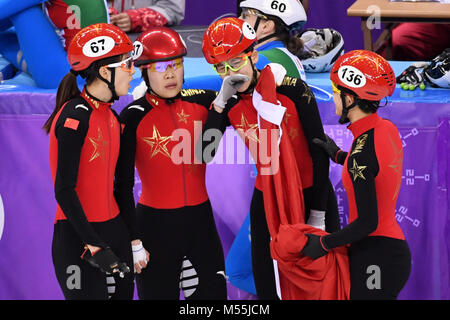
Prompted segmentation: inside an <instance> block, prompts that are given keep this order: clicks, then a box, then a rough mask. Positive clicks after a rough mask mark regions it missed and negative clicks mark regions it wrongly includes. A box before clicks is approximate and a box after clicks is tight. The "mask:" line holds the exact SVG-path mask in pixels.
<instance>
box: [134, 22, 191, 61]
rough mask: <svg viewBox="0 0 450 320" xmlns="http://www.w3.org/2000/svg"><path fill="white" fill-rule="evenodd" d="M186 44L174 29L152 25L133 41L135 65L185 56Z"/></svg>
mask: <svg viewBox="0 0 450 320" xmlns="http://www.w3.org/2000/svg"><path fill="white" fill-rule="evenodd" d="M186 53H187V49H186V44H185V43H184V41H183V39H182V38H181V36H180V35H179V34H178V33H177V32H176V31H174V30H172V29H170V28H166V27H153V28H151V29H150V30H148V31H147V32H144V33H142V34H141V35H140V36H139V38H137V40H136V41H135V42H134V59H135V64H136V66H140V65H143V64H148V63H151V62H154V61H163V60H171V59H174V58H178V57H182V56H185V55H186Z"/></svg>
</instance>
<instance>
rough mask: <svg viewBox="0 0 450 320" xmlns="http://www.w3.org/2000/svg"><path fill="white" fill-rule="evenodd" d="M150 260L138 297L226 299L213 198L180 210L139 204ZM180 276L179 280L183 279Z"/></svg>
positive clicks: (140, 280)
mask: <svg viewBox="0 0 450 320" xmlns="http://www.w3.org/2000/svg"><path fill="white" fill-rule="evenodd" d="M136 212H137V219H138V225H139V227H140V228H141V230H140V231H141V234H142V242H143V244H144V247H145V248H146V249H147V250H148V252H149V253H150V261H149V264H148V265H147V267H146V268H145V269H143V271H142V273H141V274H140V275H136V284H137V288H138V294H139V298H140V299H146V300H147V299H149V300H150V299H156V300H178V299H179V297H180V286H181V288H182V289H183V293H184V296H185V298H186V299H188V300H191V299H192V300H194V299H202V300H206V299H214V300H225V299H226V298H227V290H226V280H225V260H224V255H223V249H222V244H221V242H220V238H219V235H218V233H217V228H216V224H215V221H214V216H213V212H212V208H211V204H210V202H209V201H206V202H204V203H202V204H200V205H197V206H189V207H183V208H178V209H154V208H150V207H147V206H144V205H142V204H138V205H137V208H136ZM180 279H181V280H180Z"/></svg>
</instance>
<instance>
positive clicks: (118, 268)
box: [81, 247, 130, 278]
mask: <svg viewBox="0 0 450 320" xmlns="http://www.w3.org/2000/svg"><path fill="white" fill-rule="evenodd" d="M81 259H83V260H85V261H87V262H89V263H90V264H91V266H93V267H95V268H99V269H100V270H101V271H102V272H105V273H116V272H119V273H120V277H122V278H123V277H124V274H125V273H128V272H130V268H128V266H127V264H126V263H124V262H119V258H118V257H117V256H116V255H115V254H114V252H113V251H112V250H111V248H109V247H106V248H105V249H100V250H99V251H97V252H96V253H94V255H92V254H91V251H89V249H87V248H86V249H85V251H84V252H83V254H82V255H81Z"/></svg>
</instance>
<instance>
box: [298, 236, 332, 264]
mask: <svg viewBox="0 0 450 320" xmlns="http://www.w3.org/2000/svg"><path fill="white" fill-rule="evenodd" d="M306 236H307V237H308V242H307V243H306V245H305V246H304V247H303V250H302V251H300V253H302V254H304V255H305V256H307V257H310V258H311V259H313V260H316V259H318V258H320V257H323V256H324V255H326V254H327V253H328V250H326V249H325V248H324V247H323V245H322V243H321V241H320V238H321V236H318V235H315V234H311V233H307V234H306Z"/></svg>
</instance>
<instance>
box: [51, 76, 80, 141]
mask: <svg viewBox="0 0 450 320" xmlns="http://www.w3.org/2000/svg"><path fill="white" fill-rule="evenodd" d="M79 94H80V89H78V85H77V76H76V75H75V74H74V73H73V72H69V73H67V74H66V75H65V77H64V78H63V79H62V81H61V82H60V84H59V86H58V92H57V93H56V107H55V109H54V110H53V112H52V114H51V115H50V117H49V118H48V119H47V121H46V122H45V124H44V126H43V127H42V129H44V131H45V132H46V133H47V134H49V132H50V128H51V127H52V123H53V119H54V118H55V117H56V115H57V114H58V112H59V110H61V108H62V106H63V105H64V104H65V103H66V102H67V101H69V100H70V99H72V98H74V97H76V96H77V95H79Z"/></svg>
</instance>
